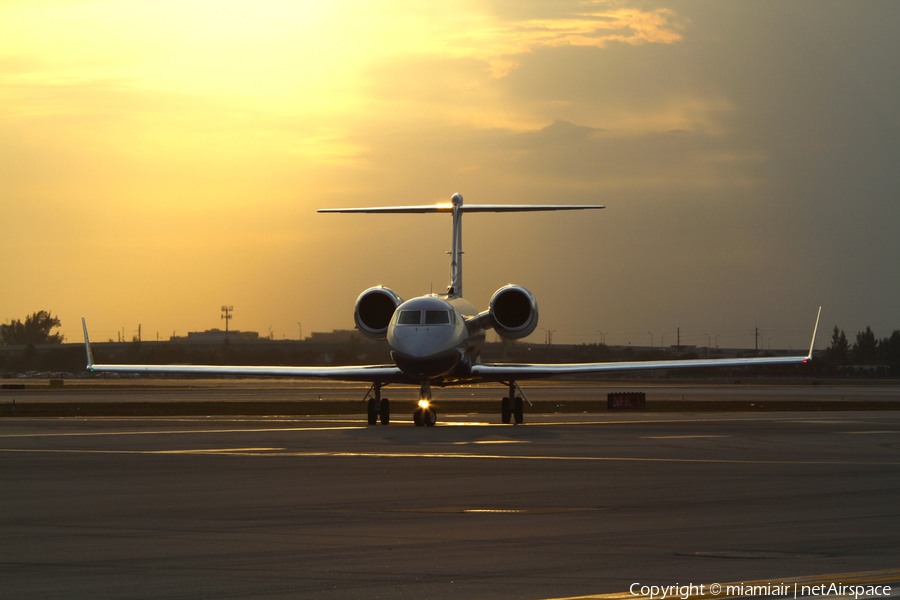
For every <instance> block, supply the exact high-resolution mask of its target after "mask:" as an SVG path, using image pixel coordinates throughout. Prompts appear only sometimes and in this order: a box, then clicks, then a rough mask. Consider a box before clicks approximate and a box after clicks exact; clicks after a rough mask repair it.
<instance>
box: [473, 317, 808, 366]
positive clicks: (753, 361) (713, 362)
mask: <svg viewBox="0 0 900 600" xmlns="http://www.w3.org/2000/svg"><path fill="white" fill-rule="evenodd" d="M821 315H822V307H819V312H818V313H817V315H816V324H815V327H814V328H813V335H812V342H810V344H809V352H808V353H807V354H806V356H778V357H761V358H714V359H703V358H700V359H688V360H648V361H632V362H608V363H570V364H502V363H501V364H479V365H473V366H472V375H473V377H474V378H475V379H478V380H482V381H504V380H507V379H514V380H524V379H539V378H542V377H554V376H559V375H583V374H587V373H611V372H621V371H652V370H656V369H696V368H705V367H713V368H721V367H752V366H764V365H793V364H800V363H805V362H809V361H810V360H811V359H812V353H813V347H814V346H815V345H816V333H817V332H818V330H819V317H821Z"/></svg>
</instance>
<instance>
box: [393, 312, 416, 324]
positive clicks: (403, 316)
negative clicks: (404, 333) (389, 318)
mask: <svg viewBox="0 0 900 600" xmlns="http://www.w3.org/2000/svg"><path fill="white" fill-rule="evenodd" d="M421 323H422V311H421V310H401V311H400V320H399V321H397V324H398V325H419V324H421Z"/></svg>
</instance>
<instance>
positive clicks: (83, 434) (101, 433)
mask: <svg viewBox="0 0 900 600" xmlns="http://www.w3.org/2000/svg"><path fill="white" fill-rule="evenodd" d="M335 429H366V426H365V425H345V426H341V427H263V428H257V429H152V430H148V431H76V432H71V433H7V434H0V438H23V437H88V436H106V435H169V434H185V433H260V432H265V431H332V430H335Z"/></svg>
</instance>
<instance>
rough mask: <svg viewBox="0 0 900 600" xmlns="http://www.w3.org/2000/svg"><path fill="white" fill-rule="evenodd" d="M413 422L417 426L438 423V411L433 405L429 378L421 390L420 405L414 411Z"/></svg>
mask: <svg viewBox="0 0 900 600" xmlns="http://www.w3.org/2000/svg"><path fill="white" fill-rule="evenodd" d="M413 423H415V424H416V427H422V426H423V425H427V426H428V427H434V424H435V423H437V413H436V412H435V411H434V409H433V408H432V407H431V386H430V385H429V383H428V381H427V380H425V381H423V382H422V389H420V390H419V407H418V408H417V409H416V410H415V412H413Z"/></svg>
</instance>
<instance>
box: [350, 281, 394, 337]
mask: <svg viewBox="0 0 900 600" xmlns="http://www.w3.org/2000/svg"><path fill="white" fill-rule="evenodd" d="M401 304H403V298H401V297H400V296H398V295H397V294H395V293H394V292H393V290H389V289H388V288H386V287H382V286H380V285H379V286H376V287H372V288H369V289H367V290H366V291H364V292H363V293H362V294H360V295H359V298H357V299H356V308H354V309H353V320H354V321H355V322H356V328H357V329H358V330H359V332H360V333H361V334H363V335H364V336H366V337H367V338H371V339H373V340H383V339H385V338H386V337H387V330H388V325H389V324H390V322H391V317H393V316H394V311H395V310H397V307H398V306H400V305H401Z"/></svg>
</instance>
